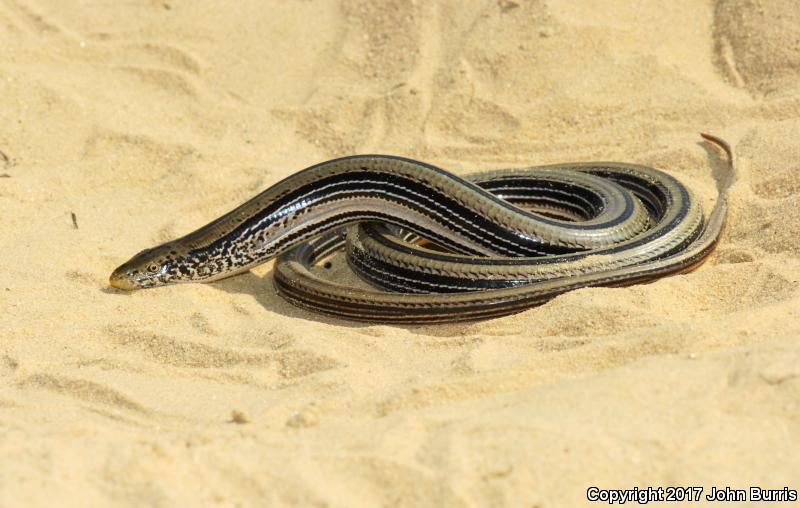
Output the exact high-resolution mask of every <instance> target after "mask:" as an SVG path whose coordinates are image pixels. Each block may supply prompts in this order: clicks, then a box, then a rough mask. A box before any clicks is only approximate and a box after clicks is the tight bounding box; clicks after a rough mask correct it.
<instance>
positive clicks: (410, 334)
mask: <svg viewBox="0 0 800 508" xmlns="http://www.w3.org/2000/svg"><path fill="white" fill-rule="evenodd" d="M700 131H706V132H711V133H714V134H717V135H719V136H722V137H724V138H725V139H727V140H728V141H729V142H730V143H731V144H732V145H733V147H734V149H735V151H736V153H737V155H738V166H739V171H740V175H739V179H738V181H737V182H736V184H735V186H734V187H733V189H732V192H731V197H730V206H731V211H730V216H729V220H728V225H727V227H726V229H725V232H724V235H723V238H722V240H721V243H720V245H719V248H718V250H717V251H716V253H715V254H714V256H713V257H712V258H711V259H710V261H709V262H708V263H706V264H705V265H704V266H702V267H701V268H700V269H699V270H698V271H696V272H694V273H691V274H687V275H680V276H674V277H670V278H666V279H663V280H660V281H658V282H655V283H652V284H649V285H640V286H633V287H627V288H619V289H606V288H596V289H584V290H578V291H574V292H572V293H569V294H565V295H563V296H560V297H558V298H556V299H555V300H553V301H551V302H549V303H547V304H546V305H543V306H541V307H539V308H535V309H531V310H529V311H527V312H524V313H521V314H518V315H514V316H510V317H506V318H502V319H496V320H490V321H484V322H478V323H471V324H460V325H448V326H418V327H397V326H382V325H364V324H354V323H350V322H346V321H340V320H336V319H332V318H327V317H324V316H319V315H316V314H312V313H309V312H306V311H303V310H300V309H296V308H294V307H292V306H291V305H289V304H287V303H285V302H284V301H282V300H281V299H280V298H279V297H278V296H277V295H276V293H275V291H274V289H273V287H272V283H271V273H270V270H271V265H270V264H266V265H264V266H262V267H259V268H258V269H256V270H253V272H251V273H247V274H244V275H242V276H239V277H236V278H232V279H228V280H226V281H222V282H218V283H213V284H207V285H180V286H172V287H166V288H159V289H155V290H148V291H140V292H134V293H131V294H125V293H123V292H120V291H117V290H115V289H112V288H109V286H108V275H109V273H110V272H111V270H112V269H113V268H115V267H116V266H117V265H118V264H120V263H121V262H123V261H125V260H126V259H128V258H129V257H130V256H131V255H133V254H134V253H136V252H138V251H139V250H141V249H143V248H145V247H149V246H152V245H154V244H156V243H158V242H161V241H164V240H168V239H171V238H173V237H176V236H179V235H181V234H184V233H187V232H189V231H191V230H193V229H195V228H197V227H199V226H201V225H203V224H205V223H206V222H208V221H209V220H211V219H213V218H215V217H216V216H218V215H219V214H221V213H223V212H225V211H227V210H229V209H230V208H232V207H233V206H235V205H237V204H238V203H240V202H242V201H243V200H245V199H247V198H249V197H250V196H252V195H254V194H255V193H256V192H258V191H259V190H261V189H264V188H266V187H267V186H269V185H270V184H271V183H274V182H276V181H277V180H279V179H280V178H282V177H284V176H286V175H289V174H291V173H293V172H295V171H297V170H299V169H301V168H303V167H306V166H308V165H310V164H313V163H316V162H319V161H322V160H326V159H329V158H332V157H335V156H339V155H345V154H353V153H369V152H379V153H392V154H398V155H405V156H410V157H415V158H420V159H423V160H426V161H429V162H431V163H434V164H437V165H440V166H442V167H445V168H448V169H451V170H453V171H455V172H457V173H462V174H465V173H467V172H470V171H474V170H483V169H492V168H501V167H515V166H525V165H530V164H543V163H551V162H559V161H570V160H597V159H605V160H619V161H629V162H637V163H643V164H649V165H653V166H656V167H659V168H662V169H665V170H667V171H668V172H670V173H671V174H673V175H675V176H676V177H678V178H680V179H681V180H682V181H684V182H685V183H686V184H687V185H688V186H689V187H691V188H692V189H693V190H694V191H695V193H696V194H697V195H698V196H699V197H700V199H701V200H702V202H703V204H704V207H705V209H706V210H710V208H711V207H712V206H713V203H714V199H715V197H716V192H717V185H718V184H719V182H721V181H722V180H723V178H724V167H725V166H724V162H723V161H722V160H721V159H720V157H719V154H718V153H717V152H716V151H715V150H713V149H709V148H708V147H707V146H705V145H704V144H702V143H701V142H700V141H701V140H700V138H699V136H698V133H699V132H700ZM0 151H2V155H0V218H1V219H2V227H1V228H0V245H1V246H2V247H0V311H2V312H0V381H1V382H0V457H2V459H0V506H3V507H6V506H8V507H15V506H63V507H70V506H81V507H86V506H110V505H114V506H290V505H299V506H319V507H321V506H330V507H359V506H449V507H450V506H452V507H460V506H526V507H564V506H582V505H584V504H585V503H586V500H585V499H586V498H585V496H586V489H587V487H589V486H592V485H596V486H599V487H601V488H632V487H634V486H637V487H646V486H655V487H658V486H670V485H678V486H694V485H698V486H703V487H705V489H706V492H708V490H709V489H710V488H711V487H713V486H716V487H720V488H721V487H724V486H732V487H738V488H747V487H749V486H751V485H755V486H761V487H764V488H782V487H784V486H788V487H790V488H794V489H798V488H800V455H798V454H797V451H798V447H797V444H798V443H799V442H800V342H798V334H799V333H800V324H798V317H799V316H798V309H800V306H798V303H800V292H799V291H798V285H799V284H798V281H799V280H800V240H798V233H800V212H798V209H800V165H799V164H800V162H798V161H800V10H798V9H797V7H796V3H795V2H794V0H783V1H780V0H774V1H766V0H763V1H759V0H741V1H740V0H727V1H726V0H720V1H718V2H711V1H703V2H698V1H695V0H676V1H674V2H658V1H640V2H627V1H622V0H594V1H588V0H587V1H584V2H571V1H567V0H548V1H533V0H531V1H528V0H501V1H499V2H498V1H496V0H486V1H475V0H469V1H458V0H450V1H438V2H434V1H427V0H391V1H388V0H387V1H381V2H375V1H370V0H348V1H336V0H291V1H288V0H287V1H279V0H274V1H272V2H269V3H267V4H264V3H263V2H261V1H256V0H252V1H237V2H216V3H212V2H188V1H181V0H160V1H156V0H150V1H148V0H139V1H136V2H89V1H69V2H64V1H61V0H5V1H4V2H2V3H0ZM338 262H339V263H341V259H339V260H338ZM596 505H602V504H596ZM687 505H691V506H697V505H698V504H697V503H688V504H687ZM674 506H679V505H677V504H675V505H674Z"/></svg>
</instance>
